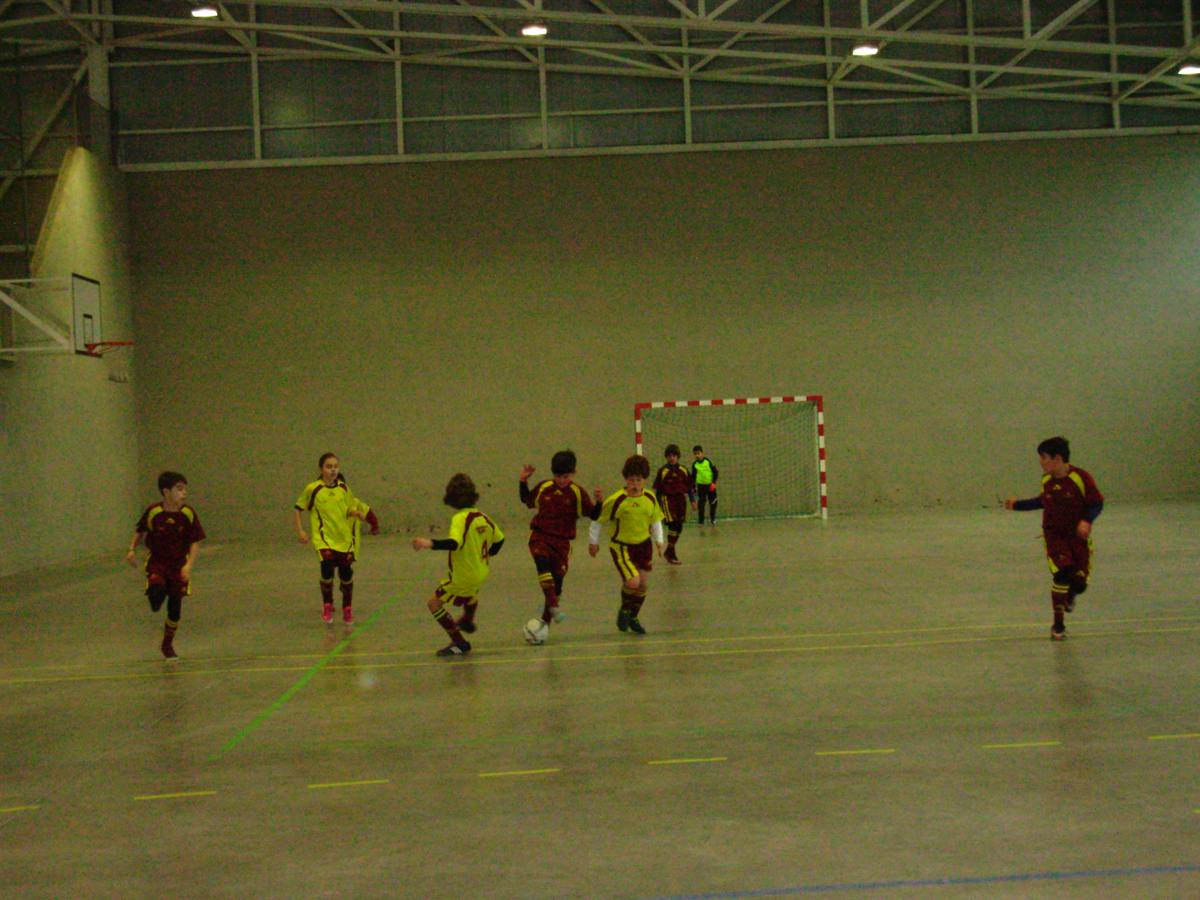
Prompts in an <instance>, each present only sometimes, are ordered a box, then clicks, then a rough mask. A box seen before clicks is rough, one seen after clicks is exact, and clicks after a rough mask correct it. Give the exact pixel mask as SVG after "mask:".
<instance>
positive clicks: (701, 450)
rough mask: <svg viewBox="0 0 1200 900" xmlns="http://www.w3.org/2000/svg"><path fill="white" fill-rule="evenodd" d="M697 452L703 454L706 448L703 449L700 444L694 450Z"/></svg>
mask: <svg viewBox="0 0 1200 900" xmlns="http://www.w3.org/2000/svg"><path fill="white" fill-rule="evenodd" d="M697 450H699V451H700V452H701V453H703V452H704V448H703V447H701V446H700V445H699V444H697V445H696V446H695V447H693V448H692V452H693V453H695V452H696V451H697Z"/></svg>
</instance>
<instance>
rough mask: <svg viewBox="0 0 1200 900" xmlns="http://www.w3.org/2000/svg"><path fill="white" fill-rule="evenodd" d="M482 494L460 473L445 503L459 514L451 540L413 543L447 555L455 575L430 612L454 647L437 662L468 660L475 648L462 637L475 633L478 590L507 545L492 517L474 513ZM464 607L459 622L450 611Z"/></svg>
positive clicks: (431, 603)
mask: <svg viewBox="0 0 1200 900" xmlns="http://www.w3.org/2000/svg"><path fill="white" fill-rule="evenodd" d="M478 499H479V492H478V491H477V490H475V482H473V481H472V480H471V476H469V475H463V474H462V473H461V472H460V473H459V474H457V475H455V476H454V477H453V478H451V479H450V482H449V483H448V484H447V485H446V495H445V496H444V497H443V498H442V502H443V503H445V504H446V505H447V506H449V507H452V508H453V509H455V510H456V512H455V513H454V515H453V516H451V517H450V534H449V536H448V537H444V538H439V539H438V540H436V541H434V540H430V539H429V538H426V537H419V538H413V542H412V547H413V549H414V550H448V551H450V552H449V557H450V572H449V574H447V575H446V577H445V578H443V579H442V581H441V583H440V584H439V585H438V586H437V590H435V591H434V592H433V596H432V597H430V598H429V600H428V601H427V603H426V606H428V607H429V612H430V613H431V614H432V615H433V617H434V618H435V619H437V623H438V624H439V625H441V626H442V628H444V629H445V631H446V634H448V635H450V643H449V645H447V646H445V647H443V648H442V649H441V650H439V651H438V652H437V655H438V656H466V655H467V654H468V653H470V652H471V642H470V641H468V640H467V639H466V638H464V637H463V632H464V631H465V632H466V633H467V634H471V633H472V632H474V631H475V609H476V607H477V606H478V605H479V596H478V594H479V589H480V588H481V587H483V583H484V581H486V580H487V577H488V562H489V560H490V559H491V558H492V557H493V556H495V555H496V554H497V553H499V552H500V548H501V547H502V546H503V545H504V532H503V531H501V530H500V526H499V525H497V524H496V523H495V522H493V521H492V520H491V518H490V517H488V516H487V515H485V514H484V513H481V512H480V511H479V510H478V509H476V508H475V501H476V500H478ZM450 606H460V607H462V611H463V614H462V617H461V618H459V619H457V620H456V619H455V618H454V616H453V615H452V614H451V612H450V610H449V609H448V607H450Z"/></svg>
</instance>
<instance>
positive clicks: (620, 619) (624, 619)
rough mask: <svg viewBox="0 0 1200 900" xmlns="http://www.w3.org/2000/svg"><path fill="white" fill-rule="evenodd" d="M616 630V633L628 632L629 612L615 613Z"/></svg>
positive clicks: (624, 610) (625, 610)
mask: <svg viewBox="0 0 1200 900" xmlns="http://www.w3.org/2000/svg"><path fill="white" fill-rule="evenodd" d="M617 630H618V631H628V630H629V610H627V609H623V610H621V611H620V612H619V613H617Z"/></svg>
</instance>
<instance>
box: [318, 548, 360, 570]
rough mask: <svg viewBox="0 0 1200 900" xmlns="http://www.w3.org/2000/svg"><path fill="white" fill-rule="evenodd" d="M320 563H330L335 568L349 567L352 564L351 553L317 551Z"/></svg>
mask: <svg viewBox="0 0 1200 900" xmlns="http://www.w3.org/2000/svg"><path fill="white" fill-rule="evenodd" d="M318 552H319V553H320V554H321V562H331V563H333V564H334V565H335V566H339V567H341V566H349V565H353V563H354V554H353V553H343V552H342V551H340V550H319V551H318Z"/></svg>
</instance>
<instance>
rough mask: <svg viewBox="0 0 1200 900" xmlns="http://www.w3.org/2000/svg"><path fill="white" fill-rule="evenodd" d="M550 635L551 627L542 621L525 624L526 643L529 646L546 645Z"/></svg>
mask: <svg viewBox="0 0 1200 900" xmlns="http://www.w3.org/2000/svg"><path fill="white" fill-rule="evenodd" d="M549 633H550V626H549V625H547V624H546V623H545V622H543V621H542V620H541V619H530V620H529V621H528V622H526V623H525V643H527V644H544V643H546V635H548V634H549Z"/></svg>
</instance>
